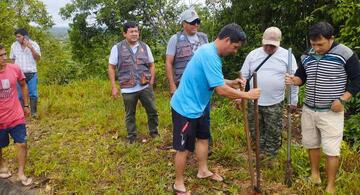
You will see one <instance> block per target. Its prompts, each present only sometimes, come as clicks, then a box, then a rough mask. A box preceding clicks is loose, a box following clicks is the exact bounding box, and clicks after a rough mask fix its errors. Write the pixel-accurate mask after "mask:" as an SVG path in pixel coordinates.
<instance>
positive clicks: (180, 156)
mask: <svg viewBox="0 0 360 195" xmlns="http://www.w3.org/2000/svg"><path fill="white" fill-rule="evenodd" d="M188 153H189V151H187V150H186V151H183V152H182V151H177V152H176V155H175V172H176V178H175V188H176V189H177V190H180V191H186V188H185V183H184V171H185V165H186V157H187V155H188Z"/></svg>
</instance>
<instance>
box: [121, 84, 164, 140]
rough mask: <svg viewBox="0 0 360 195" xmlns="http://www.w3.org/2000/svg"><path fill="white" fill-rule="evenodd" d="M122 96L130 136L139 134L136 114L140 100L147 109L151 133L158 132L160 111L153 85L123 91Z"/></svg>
mask: <svg viewBox="0 0 360 195" xmlns="http://www.w3.org/2000/svg"><path fill="white" fill-rule="evenodd" d="M122 96H123V100H124V106H125V112H126V116H125V123H126V128H127V131H128V138H131V137H136V136H137V130H136V119H135V114H136V105H137V103H138V100H140V102H141V104H142V106H143V107H144V108H145V110H146V114H147V116H148V127H149V131H150V133H157V132H158V130H157V127H158V113H157V110H156V107H155V98H154V91H153V89H152V87H151V86H149V87H147V88H145V89H143V90H141V91H138V92H135V93H123V94H122Z"/></svg>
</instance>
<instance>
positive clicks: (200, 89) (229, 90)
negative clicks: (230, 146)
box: [171, 23, 260, 194]
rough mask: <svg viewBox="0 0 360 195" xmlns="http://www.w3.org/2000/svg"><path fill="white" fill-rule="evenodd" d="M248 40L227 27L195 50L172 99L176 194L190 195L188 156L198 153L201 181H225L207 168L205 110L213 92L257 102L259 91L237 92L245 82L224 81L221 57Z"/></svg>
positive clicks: (235, 28) (237, 28)
mask: <svg viewBox="0 0 360 195" xmlns="http://www.w3.org/2000/svg"><path fill="white" fill-rule="evenodd" d="M245 40H246V35H245V32H244V31H243V30H242V28H241V27H240V26H239V25H237V24H234V23H233V24H228V25H226V26H224V27H223V28H222V29H221V31H220V33H219V34H218V36H217V38H216V40H215V41H214V42H212V43H209V44H205V45H203V46H201V47H200V48H199V49H198V50H196V52H195V54H194V56H193V57H192V59H191V60H190V62H189V63H188V64H187V67H186V69H185V71H184V74H183V76H182V79H181V82H180V85H179V87H178V89H177V90H176V91H175V93H174V95H173V97H172V99H171V108H172V109H171V111H172V120H173V147H174V149H175V150H176V151H177V152H176V155H175V169H176V179H175V184H174V185H173V190H174V193H175V194H184V193H185V194H189V193H188V192H187V191H186V188H185V184H184V170H185V164H186V157H187V155H188V154H189V152H193V151H194V150H195V144H196V151H195V153H196V155H197V159H198V161H199V169H198V173H197V177H198V178H209V179H212V180H215V181H222V180H223V178H222V177H221V176H220V175H218V174H216V173H213V172H211V171H210V170H209V169H208V167H207V154H208V144H209V143H208V138H209V136H210V132H209V125H208V123H206V122H204V119H205V117H204V109H205V107H206V105H207V104H208V103H209V101H210V98H211V96H212V94H213V92H214V90H215V91H216V93H218V94H219V95H222V96H225V97H228V98H231V99H237V98H245V99H257V98H259V96H260V90H259V89H252V90H250V91H249V92H243V91H239V90H237V88H239V86H240V85H242V86H245V82H246V81H245V80H243V79H235V80H225V79H224V76H223V74H222V63H221V56H227V55H230V54H235V53H236V52H237V50H238V49H239V48H240V47H241V44H242V43H244V41H245Z"/></svg>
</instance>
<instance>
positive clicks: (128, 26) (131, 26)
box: [123, 21, 139, 33]
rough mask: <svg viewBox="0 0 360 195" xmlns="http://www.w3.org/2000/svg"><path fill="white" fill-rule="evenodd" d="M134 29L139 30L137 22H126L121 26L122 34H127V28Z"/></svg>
mask: <svg viewBox="0 0 360 195" xmlns="http://www.w3.org/2000/svg"><path fill="white" fill-rule="evenodd" d="M135 27H138V28H139V24H138V23H137V22H134V21H128V22H126V23H125V24H124V25H123V30H124V33H127V31H128V29H129V28H135Z"/></svg>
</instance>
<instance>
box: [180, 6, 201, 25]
mask: <svg viewBox="0 0 360 195" xmlns="http://www.w3.org/2000/svg"><path fill="white" fill-rule="evenodd" d="M196 19H199V16H198V14H197V13H196V11H195V10H194V9H192V8H190V9H187V10H185V11H184V12H183V13H181V15H180V22H183V21H186V22H192V21H194V20H196Z"/></svg>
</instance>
